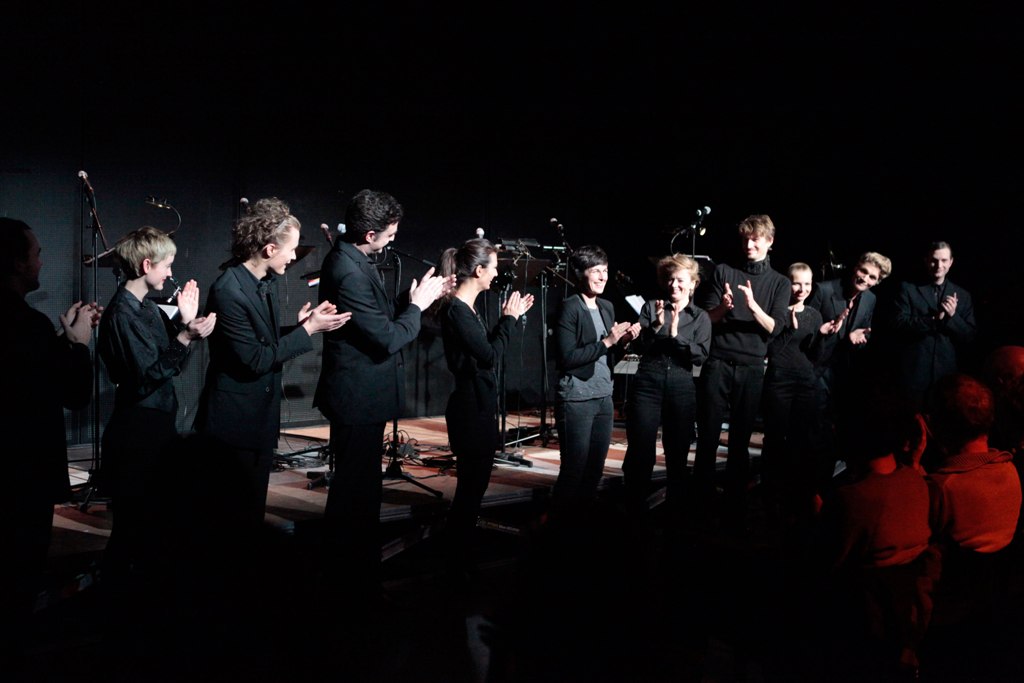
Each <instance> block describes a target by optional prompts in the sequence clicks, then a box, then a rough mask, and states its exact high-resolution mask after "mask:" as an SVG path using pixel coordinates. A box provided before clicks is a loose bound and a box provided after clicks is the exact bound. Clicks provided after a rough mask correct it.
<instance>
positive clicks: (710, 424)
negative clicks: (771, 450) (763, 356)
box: [694, 358, 764, 504]
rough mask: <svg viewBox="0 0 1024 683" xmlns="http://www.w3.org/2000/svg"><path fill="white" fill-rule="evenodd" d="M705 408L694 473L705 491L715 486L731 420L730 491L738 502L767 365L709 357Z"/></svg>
mask: <svg viewBox="0 0 1024 683" xmlns="http://www.w3.org/2000/svg"><path fill="white" fill-rule="evenodd" d="M700 383H701V409H700V416H699V419H698V435H697V459H696V463H695V465H696V466H695V468H694V472H695V474H696V477H697V484H698V486H700V488H701V490H702V491H703V492H705V493H707V492H708V491H710V490H711V489H712V487H713V485H714V474H715V457H716V454H717V453H718V442H719V439H720V436H721V433H722V424H723V423H724V422H725V421H726V420H728V422H729V454H728V460H727V461H726V491H727V492H728V493H729V494H730V497H731V498H733V500H734V502H736V503H737V504H739V503H741V502H742V500H743V492H744V491H745V490H746V486H747V482H748V480H749V477H750V436H751V434H752V433H753V431H754V423H755V422H756V421H757V413H758V409H759V408H760V403H761V391H762V389H763V387H764V366H763V365H762V364H757V365H739V364H736V363H731V362H728V361H723V360H719V359H715V358H712V359H709V360H708V361H707V362H706V363H705V364H704V366H703V368H701V374H700Z"/></svg>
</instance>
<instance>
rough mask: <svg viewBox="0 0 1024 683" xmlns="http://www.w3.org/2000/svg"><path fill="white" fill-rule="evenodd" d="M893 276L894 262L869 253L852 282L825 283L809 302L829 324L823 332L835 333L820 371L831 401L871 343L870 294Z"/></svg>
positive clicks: (823, 352) (824, 348)
mask: <svg viewBox="0 0 1024 683" xmlns="http://www.w3.org/2000/svg"><path fill="white" fill-rule="evenodd" d="M891 272H892V261H890V260H889V259H888V258H886V257H885V256H882V255H881V254H879V253H877V252H873V251H869V252H865V253H864V254H862V255H861V257H860V259H858V261H857V266H856V268H854V270H853V273H851V274H850V277H849V278H848V279H846V280H845V281H844V280H843V279H842V278H836V279H834V280H826V281H825V282H822V283H821V284H820V285H818V286H816V287H815V288H814V293H813V294H811V298H810V299H809V300H808V301H807V305H808V306H810V307H812V308H815V309H817V311H818V312H819V313H821V319H822V320H824V321H825V325H824V326H823V327H822V331H823V332H828V331H830V332H831V334H826V335H825V338H824V339H823V340H822V347H821V353H820V356H819V360H818V369H817V372H818V376H819V377H820V378H821V382H822V385H823V387H824V389H825V391H826V393H827V394H828V396H827V397H828V398H829V399H830V400H831V399H832V398H833V397H832V396H831V394H832V393H833V392H834V391H836V388H837V387H840V392H841V386H842V385H843V383H844V382H845V381H846V380H847V379H849V378H850V377H851V369H852V367H853V366H854V363H855V361H856V360H858V358H859V355H858V354H859V353H861V352H862V351H863V350H864V349H865V348H866V347H867V344H868V341H870V339H871V324H872V319H873V317H874V313H875V294H874V292H872V291H870V290H871V288H872V287H874V286H875V285H877V284H878V283H879V282H881V281H882V280H884V279H885V278H887V277H888V276H889V273H891ZM830 321H831V326H830V325H829V323H830ZM826 328H830V329H829V330H826Z"/></svg>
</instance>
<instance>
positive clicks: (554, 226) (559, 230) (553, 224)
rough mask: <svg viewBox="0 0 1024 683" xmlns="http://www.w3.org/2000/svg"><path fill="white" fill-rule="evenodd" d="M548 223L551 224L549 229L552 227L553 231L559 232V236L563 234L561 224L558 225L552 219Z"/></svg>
mask: <svg viewBox="0 0 1024 683" xmlns="http://www.w3.org/2000/svg"><path fill="white" fill-rule="evenodd" d="M550 223H551V227H553V228H554V229H555V230H557V231H558V232H559V234H562V233H564V232H565V226H564V225H562V224H561V223H559V222H558V219H557V218H552V219H551V221H550Z"/></svg>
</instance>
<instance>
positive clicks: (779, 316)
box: [705, 257, 790, 365]
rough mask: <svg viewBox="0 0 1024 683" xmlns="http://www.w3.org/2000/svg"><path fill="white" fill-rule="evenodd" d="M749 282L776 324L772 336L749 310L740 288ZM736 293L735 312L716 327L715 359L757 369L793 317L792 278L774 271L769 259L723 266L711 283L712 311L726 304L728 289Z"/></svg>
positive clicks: (725, 317) (712, 349) (713, 328)
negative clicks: (788, 318) (723, 299)
mask: <svg viewBox="0 0 1024 683" xmlns="http://www.w3.org/2000/svg"><path fill="white" fill-rule="evenodd" d="M747 280H749V281H750V286H751V287H752V288H753V290H754V300H755V301H756V302H757V303H758V305H759V306H760V307H761V308H762V309H763V310H764V312H765V313H767V314H768V315H770V316H771V317H772V318H773V319H774V320H775V330H774V332H773V333H772V334H768V332H767V330H765V329H764V328H763V327H761V325H760V324H758V322H757V320H755V319H754V314H753V313H751V311H750V308H749V307H748V306H747V298H746V297H745V296H744V295H743V292H741V291H740V289H739V286H740V285H746V284H747ZM726 283H729V287H730V288H731V289H732V302H733V308H732V310H729V311H727V312H726V314H725V315H724V316H723V317H722V319H721V320H720V321H718V322H717V323H715V325H714V326H713V327H712V337H711V353H710V354H709V357H710V358H712V359H717V360H723V361H729V362H733V363H738V364H741V365H757V364H759V363H762V362H763V361H764V357H765V355H766V354H767V353H768V340H769V339H771V338H772V337H774V336H775V335H777V334H779V333H780V332H782V330H783V328H785V326H786V319H787V317H788V315H789V289H790V287H789V278H787V277H786V276H785V275H783V274H782V273H779V272H777V271H775V270H773V269H772V266H771V262H770V261H769V259H768V257H765V259H764V260H763V261H748V262H747V263H745V264H743V267H742V268H733V267H732V266H728V265H725V264H721V265H719V266H717V267H716V268H715V273H714V276H713V277H712V279H711V294H710V296H709V298H708V300H707V302H706V303H705V306H706V307H707V309H708V310H711V309H713V308H715V307H716V306H718V304H720V303H721V302H722V295H723V294H724V293H725V285H726Z"/></svg>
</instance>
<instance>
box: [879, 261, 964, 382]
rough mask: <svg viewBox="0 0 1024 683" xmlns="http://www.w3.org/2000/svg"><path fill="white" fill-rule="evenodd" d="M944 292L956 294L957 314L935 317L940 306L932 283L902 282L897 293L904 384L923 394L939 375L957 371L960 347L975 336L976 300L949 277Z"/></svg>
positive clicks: (896, 319)
mask: <svg viewBox="0 0 1024 683" xmlns="http://www.w3.org/2000/svg"><path fill="white" fill-rule="evenodd" d="M943 293H944V295H945V296H951V295H953V294H956V297H957V307H956V314H955V315H954V316H953V317H952V318H948V317H947V318H944V319H943V320H936V319H935V314H936V313H937V312H938V310H939V306H938V304H937V302H936V301H935V295H934V288H933V285H932V284H931V283H926V284H923V285H922V284H917V283H911V282H903V283H901V284H900V291H899V294H897V295H896V301H895V304H894V306H895V315H894V318H893V323H892V325H893V330H894V331H895V332H896V334H897V335H898V338H897V341H898V348H899V360H900V364H899V374H900V378H901V380H902V383H903V386H904V387H905V388H906V389H908V390H909V391H910V392H911V395H912V396H914V397H917V398H920V395H922V394H923V393H924V392H925V391H927V390H928V388H929V387H930V386H931V385H932V384H934V383H935V381H936V380H938V379H939V378H941V377H943V376H945V375H948V374H952V373H954V372H956V371H957V367H958V366H957V351H958V349H959V348H962V347H963V346H965V345H967V344H969V343H970V342H971V341H973V340H974V335H975V332H976V331H977V324H976V323H975V320H974V304H973V302H972V301H971V295H970V294H969V293H968V292H967V290H966V289H964V288H963V287H960V286H958V285H956V284H954V283H953V282H951V281H949V280H946V284H945V288H944V292H943Z"/></svg>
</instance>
